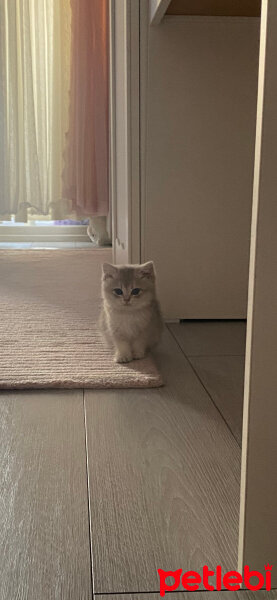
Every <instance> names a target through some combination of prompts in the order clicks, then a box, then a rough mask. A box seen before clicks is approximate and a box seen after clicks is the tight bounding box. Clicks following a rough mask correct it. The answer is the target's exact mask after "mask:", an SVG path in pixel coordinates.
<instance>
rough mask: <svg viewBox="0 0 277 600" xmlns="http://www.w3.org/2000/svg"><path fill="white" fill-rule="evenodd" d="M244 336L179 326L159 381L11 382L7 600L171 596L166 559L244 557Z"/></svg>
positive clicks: (0, 514)
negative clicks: (240, 548)
mask: <svg viewBox="0 0 277 600" xmlns="http://www.w3.org/2000/svg"><path fill="white" fill-rule="evenodd" d="M244 339H245V324H244V323H183V324H174V325H170V326H168V328H167V329H166V331H165V335H164V340H163V343H162V345H161V348H160V349H159V350H158V351H157V355H156V358H157V361H158V362H159V364H160V368H161V370H162V372H163V376H164V379H165V384H166V385H165V387H163V388H159V389H152V390H107V391H104V390H101V391H96V390H95V391H87V390H74V391H72V392H71V391H33V392H32V391H30V392H28V391H24V392H14V393H12V392H9V393H7V392H5V393H4V392H3V393H1V395H0V411H1V437H0V470H1V492H0V544H1V548H0V552H1V553H0V556H1V559H0V600H89V599H92V598H93V596H95V598H97V597H98V598H99V600H104V598H107V597H110V599H111V600H116V599H117V600H123V599H126V600H139V599H140V598H144V599H145V600H150V599H152V600H157V599H158V598H159V593H158V592H159V579H158V575H157V569H158V568H161V569H164V570H175V569H178V568H182V569H183V570H189V569H192V570H201V567H202V566H203V565H204V564H208V565H209V566H210V567H211V568H214V567H215V566H216V565H217V564H221V565H222V567H223V570H230V569H236V554H237V542H238V511H239V483H240V447H239V444H240V437H241V409H242V381H243V360H244V359H243V354H244ZM207 594H208V595H209V597H210V600H221V599H222V598H223V600H231V595H230V594H229V593H228V592H224V593H223V592H219V593H212V592H197V593H194V594H193V596H192V597H191V598H193V600H205V598H206V597H207ZM276 594H277V593H276V592H275V591H273V592H271V593H270V594H269V593H266V592H256V593H249V592H246V591H240V592H238V593H233V594H232V599H233V600H236V598H237V599H238V600H266V599H268V600H275V599H276V598H277V595H276ZM171 598H172V600H177V599H178V600H189V594H186V593H183V592H181V591H180V592H178V593H173V594H171Z"/></svg>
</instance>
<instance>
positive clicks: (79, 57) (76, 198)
mask: <svg viewBox="0 0 277 600" xmlns="http://www.w3.org/2000/svg"><path fill="white" fill-rule="evenodd" d="M71 10H72V46H71V79H70V109H69V131H68V134H67V141H66V151H65V154H64V159H65V167H64V172H63V196H64V198H69V199H70V200H72V204H73V208H74V210H75V211H76V213H77V214H79V215H86V216H105V215H107V214H108V208H109V187H108V170H109V169H108V165H109V157H108V147H109V142H108V124H109V120H108V30H109V28H108V0H71Z"/></svg>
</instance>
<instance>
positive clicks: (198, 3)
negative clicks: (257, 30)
mask: <svg viewBox="0 0 277 600" xmlns="http://www.w3.org/2000/svg"><path fill="white" fill-rule="evenodd" d="M166 14H168V15H209V16H226V17H236V16H238V17H259V16H260V14H261V0H171V2H170V4H169V7H168V9H167V11H166Z"/></svg>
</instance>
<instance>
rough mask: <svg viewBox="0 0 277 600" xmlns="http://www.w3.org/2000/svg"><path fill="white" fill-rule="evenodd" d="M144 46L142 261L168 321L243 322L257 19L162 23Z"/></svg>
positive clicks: (168, 20)
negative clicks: (151, 271)
mask: <svg viewBox="0 0 277 600" xmlns="http://www.w3.org/2000/svg"><path fill="white" fill-rule="evenodd" d="M149 36H150V37H149V58H148V61H149V73H148V94H147V102H146V107H147V122H146V156H145V163H146V165H145V171H146V172H145V179H146V184H145V187H146V191H145V201H144V205H143V207H142V215H143V219H142V228H143V232H142V234H143V237H142V254H143V256H142V259H144V260H148V259H154V261H155V263H156V266H157V270H158V274H159V283H160V291H161V300H162V307H163V311H164V314H165V315H166V316H167V317H170V318H244V317H245V316H246V303H247V282H248V261H249V243H250V220H251V205H252V184H253V166H254V141H255V119H256V94H257V72H258V46H259V19H247V18H241V19H240V18H231V17H230V18H228V19H226V18H216V17H215V18H213V17H207V18H205V17H202V18H201V17H176V18H175V17H165V19H164V20H163V22H162V24H161V25H159V26H157V27H150V28H149ZM143 152H144V150H143Z"/></svg>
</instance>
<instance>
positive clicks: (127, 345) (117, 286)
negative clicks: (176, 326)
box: [99, 262, 163, 363]
mask: <svg viewBox="0 0 277 600" xmlns="http://www.w3.org/2000/svg"><path fill="white" fill-rule="evenodd" d="M102 269H103V276H102V298H103V306H102V312H101V315H100V321H99V324H100V328H101V330H102V333H103V336H104V338H105V339H106V341H107V342H108V343H109V344H110V345H112V346H113V347H114V349H115V357H114V359H115V361H116V362H119V363H126V362H130V361H131V360H133V359H136V358H143V357H144V356H145V354H146V352H147V350H148V349H149V348H151V347H152V346H154V345H155V344H157V343H158V341H159V340H160V337H161V333H162V329H163V322H162V317H161V311H160V305H159V302H158V300H157V297H156V287H155V271H154V265H153V262H147V263H145V264H144V265H118V266H115V265H110V264H108V263H104V264H103V266H102Z"/></svg>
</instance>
